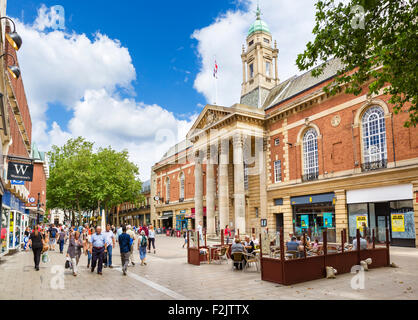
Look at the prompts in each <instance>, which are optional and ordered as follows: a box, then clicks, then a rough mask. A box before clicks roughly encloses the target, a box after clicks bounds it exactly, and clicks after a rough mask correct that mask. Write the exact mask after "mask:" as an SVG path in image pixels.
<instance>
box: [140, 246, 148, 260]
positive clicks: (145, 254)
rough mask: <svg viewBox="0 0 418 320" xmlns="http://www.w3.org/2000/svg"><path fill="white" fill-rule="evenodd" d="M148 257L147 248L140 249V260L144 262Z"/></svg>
mask: <svg viewBox="0 0 418 320" xmlns="http://www.w3.org/2000/svg"><path fill="white" fill-rule="evenodd" d="M146 256H147V247H142V246H140V247H139V259H141V260H144V259H145V257H146Z"/></svg>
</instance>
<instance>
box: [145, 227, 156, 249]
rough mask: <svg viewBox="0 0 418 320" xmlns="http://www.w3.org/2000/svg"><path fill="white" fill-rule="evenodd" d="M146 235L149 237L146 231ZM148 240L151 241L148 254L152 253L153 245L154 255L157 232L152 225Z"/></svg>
mask: <svg viewBox="0 0 418 320" xmlns="http://www.w3.org/2000/svg"><path fill="white" fill-rule="evenodd" d="M144 231H145V230H144ZM145 235H147V232H146V231H145ZM148 240H149V241H148V253H151V244H152V248H153V249H154V254H155V230H154V227H153V226H152V224H151V225H150V226H149V229H148Z"/></svg>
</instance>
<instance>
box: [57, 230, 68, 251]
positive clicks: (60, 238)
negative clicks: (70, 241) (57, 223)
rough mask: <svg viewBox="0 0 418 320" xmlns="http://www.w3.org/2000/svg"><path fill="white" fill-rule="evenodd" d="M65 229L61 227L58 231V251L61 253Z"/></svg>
mask: <svg viewBox="0 0 418 320" xmlns="http://www.w3.org/2000/svg"><path fill="white" fill-rule="evenodd" d="M65 237H66V235H65V231H64V229H63V228H62V227H61V230H60V231H59V233H58V244H59V246H60V253H61V254H63V253H64V243H65Z"/></svg>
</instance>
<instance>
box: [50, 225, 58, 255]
mask: <svg viewBox="0 0 418 320" xmlns="http://www.w3.org/2000/svg"><path fill="white" fill-rule="evenodd" d="M48 233H49V250H53V251H55V243H56V240H57V235H58V230H57V228H55V225H54V224H51V226H50V227H49V230H48Z"/></svg>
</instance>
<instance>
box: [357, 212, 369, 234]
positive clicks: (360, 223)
mask: <svg viewBox="0 0 418 320" xmlns="http://www.w3.org/2000/svg"><path fill="white" fill-rule="evenodd" d="M363 222H364V223H365V224H366V227H367V216H356V224H357V229H360V232H363Z"/></svg>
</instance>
